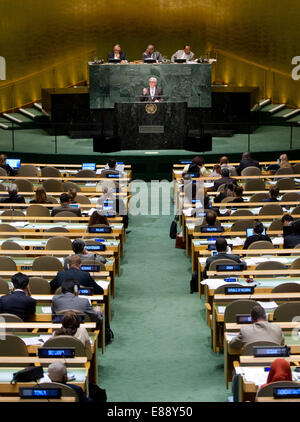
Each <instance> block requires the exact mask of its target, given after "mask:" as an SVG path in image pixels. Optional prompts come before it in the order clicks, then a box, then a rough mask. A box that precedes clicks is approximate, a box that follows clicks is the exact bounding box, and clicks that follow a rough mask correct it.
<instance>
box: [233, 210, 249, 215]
mask: <svg viewBox="0 0 300 422" xmlns="http://www.w3.org/2000/svg"><path fill="white" fill-rule="evenodd" d="M231 215H232V216H240V215H243V216H251V215H253V213H252V211H250V210H243V209H240V210H236V211H234V212H233V213H232V214H231Z"/></svg>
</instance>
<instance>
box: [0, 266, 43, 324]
mask: <svg viewBox="0 0 300 422" xmlns="http://www.w3.org/2000/svg"><path fill="white" fill-rule="evenodd" d="M11 281H12V283H13V286H14V290H13V292H12V293H10V294H8V295H5V296H2V297H1V298H0V313H1V314H3V313H4V314H13V315H17V316H18V317H19V318H21V319H22V320H23V321H28V320H29V319H30V317H32V316H33V315H34V314H35V309H36V300H35V299H33V298H32V297H30V296H31V293H30V289H29V277H28V276H27V275H26V274H23V273H17V274H15V275H13V276H12V278H11Z"/></svg>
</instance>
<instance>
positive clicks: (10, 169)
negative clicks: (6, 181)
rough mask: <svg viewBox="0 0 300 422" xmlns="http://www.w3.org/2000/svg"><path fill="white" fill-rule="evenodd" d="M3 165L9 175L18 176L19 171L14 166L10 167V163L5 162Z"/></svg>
mask: <svg viewBox="0 0 300 422" xmlns="http://www.w3.org/2000/svg"><path fill="white" fill-rule="evenodd" d="M0 167H2V168H3V169H4V170H5V171H6V173H7V174H8V176H16V174H17V173H18V172H17V171H16V170H14V169H13V168H11V167H10V165H8V164H4V165H3V166H0Z"/></svg>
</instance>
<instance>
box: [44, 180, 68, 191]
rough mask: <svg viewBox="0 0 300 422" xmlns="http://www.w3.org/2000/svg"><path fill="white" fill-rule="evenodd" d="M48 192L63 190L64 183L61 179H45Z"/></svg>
mask: <svg viewBox="0 0 300 422" xmlns="http://www.w3.org/2000/svg"><path fill="white" fill-rule="evenodd" d="M43 186H44V188H45V191H46V192H63V184H62V182H61V181H60V180H56V179H48V180H44V181H43Z"/></svg>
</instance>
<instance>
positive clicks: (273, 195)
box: [261, 186, 279, 202]
mask: <svg viewBox="0 0 300 422" xmlns="http://www.w3.org/2000/svg"><path fill="white" fill-rule="evenodd" d="M278 196H279V189H278V187H277V186H271V187H270V189H269V197H268V198H266V199H263V200H262V201H261V202H279V199H278Z"/></svg>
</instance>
